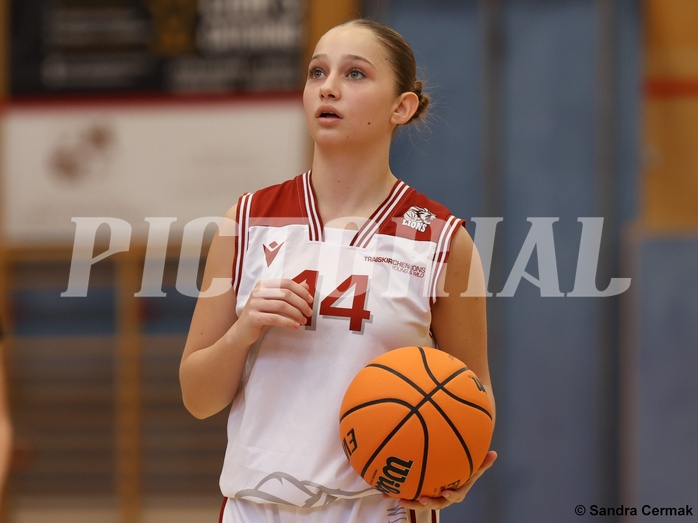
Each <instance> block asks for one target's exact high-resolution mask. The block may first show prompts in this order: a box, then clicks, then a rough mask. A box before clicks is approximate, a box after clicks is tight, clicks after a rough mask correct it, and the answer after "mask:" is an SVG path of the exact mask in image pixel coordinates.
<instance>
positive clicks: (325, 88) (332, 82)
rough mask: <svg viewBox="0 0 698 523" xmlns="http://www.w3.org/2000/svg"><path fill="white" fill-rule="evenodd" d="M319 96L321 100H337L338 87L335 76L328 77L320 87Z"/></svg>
mask: <svg viewBox="0 0 698 523" xmlns="http://www.w3.org/2000/svg"><path fill="white" fill-rule="evenodd" d="M320 96H321V97H322V98H334V99H337V98H339V86H338V85H337V80H336V77H335V75H332V74H331V75H329V76H328V77H327V78H325V81H324V82H322V85H321V86H320Z"/></svg>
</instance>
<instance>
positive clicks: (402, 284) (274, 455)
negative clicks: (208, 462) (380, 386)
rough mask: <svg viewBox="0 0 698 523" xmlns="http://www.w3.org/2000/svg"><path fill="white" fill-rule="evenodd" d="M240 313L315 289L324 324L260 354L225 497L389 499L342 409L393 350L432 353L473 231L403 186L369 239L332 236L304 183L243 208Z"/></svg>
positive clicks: (285, 501) (245, 395)
mask: <svg viewBox="0 0 698 523" xmlns="http://www.w3.org/2000/svg"><path fill="white" fill-rule="evenodd" d="M237 210H238V215H237V222H238V237H237V249H236V257H235V260H234V266H233V285H234V288H235V291H236V295H237V313H238V315H239V314H240V313H241V311H242V309H243V307H244V305H245V303H246V302H247V300H248V298H249V295H250V293H251V291H252V289H253V287H254V286H255V284H256V282H257V281H259V280H262V279H276V278H290V279H293V280H295V281H297V282H303V281H305V282H307V284H308V285H309V287H310V292H311V293H312V294H313V295H314V297H315V301H314V304H313V307H314V308H313V315H312V318H310V321H309V323H308V325H306V326H305V327H303V328H301V329H300V330H291V329H279V328H270V329H268V330H267V331H266V333H265V334H264V335H263V337H262V338H261V339H260V340H259V341H258V342H257V343H256V344H255V345H254V346H253V347H252V348H251V350H250V355H249V358H248V363H247V367H246V370H245V374H244V376H243V381H242V383H241V388H240V390H239V392H238V394H237V396H236V398H235V400H234V401H233V404H232V407H231V411H230V417H229V420H228V446H227V450H226V456H225V462H224V465H223V471H222V474H221V479H220V485H221V490H222V492H223V494H224V495H225V496H226V497H229V498H238V499H244V500H248V501H254V502H257V503H276V504H282V505H293V506H297V507H318V506H322V505H326V504H329V503H332V502H333V501H336V500H337V499H348V498H356V497H362V496H366V495H375V494H378V492H377V491H375V490H373V489H371V488H370V487H369V486H368V485H367V483H365V482H364V481H363V479H362V478H361V477H360V476H359V475H358V474H357V473H356V472H354V470H353V469H352V468H351V466H350V465H349V463H348V461H347V458H346V457H345V455H344V452H343V450H342V436H341V435H340V434H339V408H340V404H341V401H342V398H343V396H344V392H345V390H346V388H347V386H348V385H349V382H350V381H351V380H352V379H353V377H354V376H355V374H356V373H357V372H358V371H359V370H360V369H361V368H363V367H364V366H365V365H366V364H367V363H368V362H369V361H370V360H371V359H373V358H375V357H376V356H378V355H380V354H383V353H384V352H386V351H389V350H391V349H395V348H399V347H403V346H408V345H423V346H433V345H434V340H433V339H432V336H431V332H430V324H431V305H432V304H433V302H434V300H435V299H436V297H437V295H438V285H437V282H438V279H439V275H440V273H441V272H442V270H443V268H444V264H445V262H446V260H447V258H448V252H449V246H450V243H451V240H452V238H453V236H454V235H455V233H456V231H457V229H458V228H459V227H460V226H462V225H463V221H462V220H460V219H457V218H455V217H453V216H452V215H451V214H450V213H449V212H448V211H447V210H446V209H445V208H444V207H443V206H441V205H439V204H438V203H435V202H433V201H431V200H429V199H428V198H426V197H425V196H424V195H422V194H420V193H418V192H417V191H416V190H414V189H413V188H411V187H409V186H408V185H406V184H405V183H404V182H402V181H398V182H396V183H395V185H394V187H393V189H392V191H391V193H390V195H389V196H388V197H387V198H386V200H385V201H384V202H383V203H382V204H381V205H380V206H379V207H378V209H376V211H375V212H374V214H373V215H372V216H371V218H370V219H369V220H368V221H366V222H365V223H363V224H362V225H361V226H360V228H359V229H358V230H345V229H332V228H326V227H324V226H323V223H322V221H321V218H320V216H319V214H318V212H317V201H316V198H315V195H314V193H313V188H312V185H311V173H310V172H308V173H305V174H302V175H299V176H297V177H296V178H294V179H292V180H289V181H287V182H284V183H282V184H279V185H275V186H272V187H268V188H266V189H262V190H260V191H257V192H254V193H252V194H245V195H244V196H242V197H241V198H240V200H239V202H238V209H237Z"/></svg>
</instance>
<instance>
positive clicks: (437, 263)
mask: <svg viewBox="0 0 698 523" xmlns="http://www.w3.org/2000/svg"><path fill="white" fill-rule="evenodd" d="M462 223H463V220H460V219H459V218H456V217H455V216H451V217H449V218H448V219H447V220H446V224H445V225H444V227H443V229H441V234H439V240H438V242H437V244H436V252H435V253H434V272H433V273H432V275H431V282H429V295H430V300H431V303H432V305H433V303H434V302H435V301H436V298H438V294H439V288H438V287H439V278H440V276H441V273H442V272H443V269H444V267H445V264H446V261H447V260H448V256H449V253H450V250H451V241H452V240H453V237H454V235H455V232H456V230H457V229H458V227H459V226H460V225H461V224H462Z"/></svg>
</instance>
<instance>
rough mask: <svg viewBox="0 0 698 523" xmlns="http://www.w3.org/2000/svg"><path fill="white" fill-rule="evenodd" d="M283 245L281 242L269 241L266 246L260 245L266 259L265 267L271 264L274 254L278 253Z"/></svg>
mask: <svg viewBox="0 0 698 523" xmlns="http://www.w3.org/2000/svg"><path fill="white" fill-rule="evenodd" d="M283 245H284V244H283V243H276V242H271V243H270V244H269V245H268V246H267V245H262V246H263V247H264V258H266V260H267V267H269V266H270V265H271V264H272V262H273V261H274V258H276V255H277V254H279V251H280V250H281V247H283Z"/></svg>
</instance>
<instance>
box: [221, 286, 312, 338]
mask: <svg viewBox="0 0 698 523" xmlns="http://www.w3.org/2000/svg"><path fill="white" fill-rule="evenodd" d="M312 314H313V296H312V294H310V291H309V287H308V285H307V284H306V283H305V282H303V283H296V282H295V281H293V280H289V279H281V280H260V281H258V282H257V284H256V285H255V287H254V289H253V290H252V293H251V294H250V297H249V299H248V300H247V304H246V305H245V307H244V309H243V310H242V312H241V313H240V316H239V317H238V320H237V321H236V322H235V324H234V325H233V328H235V329H236V330H238V336H240V338H239V339H240V340H244V342H245V343H247V344H248V345H252V344H253V343H254V342H256V341H257V340H258V339H259V338H260V336H261V335H262V333H263V332H264V331H265V330H266V329H267V328H268V327H282V328H286V329H300V328H301V327H302V326H303V325H305V324H306V323H307V322H308V318H310V317H311V316H312Z"/></svg>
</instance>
